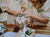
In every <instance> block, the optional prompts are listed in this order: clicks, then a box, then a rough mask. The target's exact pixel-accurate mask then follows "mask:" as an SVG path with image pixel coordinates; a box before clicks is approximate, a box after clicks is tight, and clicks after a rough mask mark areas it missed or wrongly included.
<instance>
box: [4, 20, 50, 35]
mask: <svg viewBox="0 0 50 37" xmlns="http://www.w3.org/2000/svg"><path fill="white" fill-rule="evenodd" d="M4 25H5V26H6V27H9V28H14V32H17V31H19V28H18V26H17V25H14V24H7V22H6V21H5V22H4ZM32 29H35V33H36V34H48V35H50V26H44V27H40V26H37V25H35V26H34V27H33V28H32Z"/></svg>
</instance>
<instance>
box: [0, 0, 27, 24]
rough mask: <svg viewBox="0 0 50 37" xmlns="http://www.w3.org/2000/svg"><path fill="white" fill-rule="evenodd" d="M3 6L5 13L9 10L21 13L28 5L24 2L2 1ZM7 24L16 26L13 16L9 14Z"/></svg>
mask: <svg viewBox="0 0 50 37" xmlns="http://www.w3.org/2000/svg"><path fill="white" fill-rule="evenodd" d="M0 4H3V6H2V9H3V7H4V11H5V10H7V9H11V10H13V11H19V12H20V11H21V8H22V7H26V6H25V5H26V4H27V3H26V2H25V1H24V0H1V3H0ZM7 18H8V19H7V24H15V22H14V18H15V17H14V16H13V15H11V14H8V16H7Z"/></svg>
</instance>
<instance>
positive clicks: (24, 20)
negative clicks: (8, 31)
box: [15, 15, 30, 28]
mask: <svg viewBox="0 0 50 37" xmlns="http://www.w3.org/2000/svg"><path fill="white" fill-rule="evenodd" d="M29 22H30V20H28V19H27V18H24V16H22V17H21V15H19V17H16V18H15V23H16V25H17V26H18V27H19V28H23V27H24V25H28V24H29Z"/></svg>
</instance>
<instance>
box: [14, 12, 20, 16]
mask: <svg viewBox="0 0 50 37" xmlns="http://www.w3.org/2000/svg"><path fill="white" fill-rule="evenodd" d="M19 14H21V13H20V12H18V11H14V12H13V15H14V16H17V15H19Z"/></svg>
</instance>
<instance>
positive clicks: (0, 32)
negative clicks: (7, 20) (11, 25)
mask: <svg viewBox="0 0 50 37" xmlns="http://www.w3.org/2000/svg"><path fill="white" fill-rule="evenodd" d="M6 31H7V29H6V27H5V25H1V26H0V35H1V34H3V33H5V32H6Z"/></svg>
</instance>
